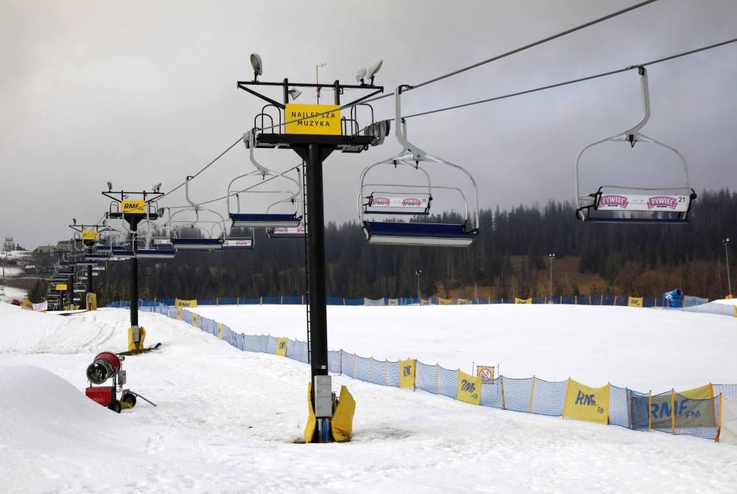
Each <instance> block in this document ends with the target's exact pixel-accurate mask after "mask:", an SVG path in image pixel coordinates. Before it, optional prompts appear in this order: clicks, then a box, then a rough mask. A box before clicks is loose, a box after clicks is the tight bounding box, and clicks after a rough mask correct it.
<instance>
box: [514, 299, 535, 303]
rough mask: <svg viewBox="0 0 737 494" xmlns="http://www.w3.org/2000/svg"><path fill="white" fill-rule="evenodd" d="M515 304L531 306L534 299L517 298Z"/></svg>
mask: <svg viewBox="0 0 737 494" xmlns="http://www.w3.org/2000/svg"><path fill="white" fill-rule="evenodd" d="M514 303H515V304H531V303H532V299H531V298H517V297H514Z"/></svg>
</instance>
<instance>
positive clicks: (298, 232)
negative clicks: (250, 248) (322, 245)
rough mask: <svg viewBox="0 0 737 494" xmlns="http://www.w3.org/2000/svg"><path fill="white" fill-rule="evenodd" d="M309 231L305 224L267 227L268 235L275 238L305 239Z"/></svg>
mask: <svg viewBox="0 0 737 494" xmlns="http://www.w3.org/2000/svg"><path fill="white" fill-rule="evenodd" d="M306 233H307V227H306V226H304V225H300V226H281V227H274V228H267V229H266V235H267V236H268V237H269V238H273V239H292V238H297V239H304V238H305V235H306Z"/></svg>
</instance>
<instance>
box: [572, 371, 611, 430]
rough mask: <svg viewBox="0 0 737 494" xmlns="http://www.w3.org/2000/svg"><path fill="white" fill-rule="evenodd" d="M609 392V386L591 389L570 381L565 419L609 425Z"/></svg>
mask: <svg viewBox="0 0 737 494" xmlns="http://www.w3.org/2000/svg"><path fill="white" fill-rule="evenodd" d="M609 391H610V386H609V385H608V384H607V385H606V386H603V387H601V388H590V387H588V386H585V385H583V384H581V383H579V382H576V381H574V380H573V379H568V391H567V392H566V402H565V405H564V406H563V417H564V418H568V419H574V420H583V421H585V422H595V423H597V424H604V425H606V424H608V423H609Z"/></svg>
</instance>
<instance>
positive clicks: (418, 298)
mask: <svg viewBox="0 0 737 494" xmlns="http://www.w3.org/2000/svg"><path fill="white" fill-rule="evenodd" d="M415 276H417V301H418V302H419V304H420V305H422V295H420V276H422V270H421V269H418V270H417V271H415Z"/></svg>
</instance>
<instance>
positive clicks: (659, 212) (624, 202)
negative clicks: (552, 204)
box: [575, 67, 696, 223]
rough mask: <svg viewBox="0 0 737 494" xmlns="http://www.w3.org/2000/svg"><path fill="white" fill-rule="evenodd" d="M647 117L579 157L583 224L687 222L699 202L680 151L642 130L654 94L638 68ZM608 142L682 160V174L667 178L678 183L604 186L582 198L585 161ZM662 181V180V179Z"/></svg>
mask: <svg viewBox="0 0 737 494" xmlns="http://www.w3.org/2000/svg"><path fill="white" fill-rule="evenodd" d="M637 69H638V73H639V75H640V85H641V88H642V101H643V109H644V115H643V118H642V120H641V121H640V122H639V123H638V124H637V125H635V126H634V127H632V128H631V129H629V130H627V131H625V132H624V133H622V134H617V135H615V136H612V137H607V138H606V139H602V140H600V141H596V142H594V143H592V144H589V145H588V146H586V147H584V148H583V149H582V150H581V152H579V153H578V157H577V158H576V176H575V179H576V216H577V217H578V219H580V220H582V221H595V222H608V223H612V222H622V223H687V222H688V213H689V212H690V211H691V205H692V204H693V201H694V200H695V199H696V192H694V190H693V189H692V188H691V186H690V185H689V179H688V166H687V165H686V160H685V159H684V158H683V155H681V153H679V152H678V150H677V149H675V148H674V147H671V146H669V145H667V144H663V143H662V142H659V141H656V140H655V139H653V138H651V137H648V136H646V135H644V134H642V133H640V130H641V129H642V128H643V127H644V126H645V124H646V123H647V122H648V120H649V119H650V94H649V88H648V82H647V71H646V69H645V67H638V68H637ZM607 142H625V143H629V144H630V147H631V148H634V147H635V144H636V143H638V142H643V143H649V144H652V145H654V146H655V147H657V148H659V149H664V150H666V151H668V152H669V154H670V153H672V154H675V155H676V157H677V158H678V165H679V166H678V168H679V169H680V165H682V167H683V170H682V172H681V171H680V170H679V171H678V173H673V174H669V175H668V177H667V179H668V180H673V181H677V182H678V183H667V182H666V185H665V186H658V187H642V186H638V185H630V184H629V183H626V184H616V185H602V186H600V187H599V188H598V189H597V190H596V191H595V192H593V193H591V194H588V195H582V194H581V189H580V181H581V171H580V169H581V162H582V161H581V158H582V156H583V155H584V153H585V152H586V151H588V150H589V149H591V148H593V147H595V146H599V145H601V144H604V143H607ZM659 181H660V177H659Z"/></svg>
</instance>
